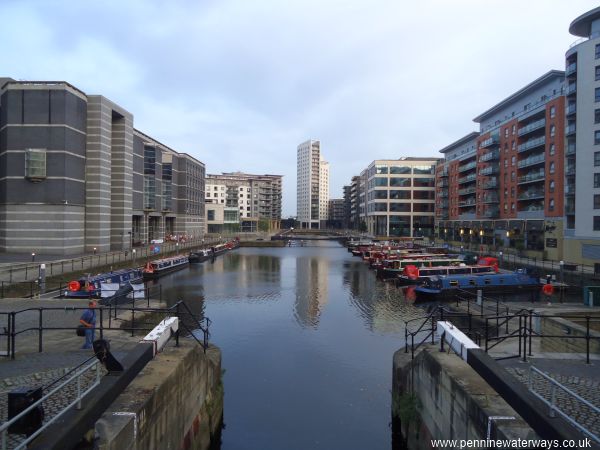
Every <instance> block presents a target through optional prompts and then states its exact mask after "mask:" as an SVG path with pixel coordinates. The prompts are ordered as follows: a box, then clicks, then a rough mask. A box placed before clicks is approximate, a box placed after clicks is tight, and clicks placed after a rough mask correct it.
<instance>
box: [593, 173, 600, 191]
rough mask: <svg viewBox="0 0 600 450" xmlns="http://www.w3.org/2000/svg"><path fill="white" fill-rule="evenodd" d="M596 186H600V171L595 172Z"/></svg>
mask: <svg viewBox="0 0 600 450" xmlns="http://www.w3.org/2000/svg"><path fill="white" fill-rule="evenodd" d="M594 187H595V188H600V173H595V174H594Z"/></svg>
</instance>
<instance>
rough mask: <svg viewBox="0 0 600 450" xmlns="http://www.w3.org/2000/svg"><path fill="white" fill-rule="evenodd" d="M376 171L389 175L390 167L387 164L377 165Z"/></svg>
mask: <svg viewBox="0 0 600 450" xmlns="http://www.w3.org/2000/svg"><path fill="white" fill-rule="evenodd" d="M375 173H377V174H385V175H387V173H388V168H387V166H375Z"/></svg>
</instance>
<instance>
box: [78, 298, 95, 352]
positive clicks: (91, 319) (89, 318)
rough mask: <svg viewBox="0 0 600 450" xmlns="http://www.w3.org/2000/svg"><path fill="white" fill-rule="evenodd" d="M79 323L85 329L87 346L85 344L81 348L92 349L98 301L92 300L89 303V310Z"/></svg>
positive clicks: (84, 313)
mask: <svg viewBox="0 0 600 450" xmlns="http://www.w3.org/2000/svg"><path fill="white" fill-rule="evenodd" d="M79 323H81V324H82V325H83V326H84V327H85V344H83V347H81V348H82V349H89V348H92V343H93V342H94V332H95V328H96V300H90V302H89V303H88V309H86V310H85V311H84V312H83V314H82V315H81V318H80V319H79Z"/></svg>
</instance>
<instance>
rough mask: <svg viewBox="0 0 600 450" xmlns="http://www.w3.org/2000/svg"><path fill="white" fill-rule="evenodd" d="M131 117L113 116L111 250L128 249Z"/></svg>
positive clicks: (131, 149)
mask: <svg viewBox="0 0 600 450" xmlns="http://www.w3.org/2000/svg"><path fill="white" fill-rule="evenodd" d="M132 171H133V116H131V114H125V115H122V116H119V117H116V114H115V113H114V112H113V119H112V135H111V182H110V187H111V192H110V219H111V223H110V225H111V233H110V248H111V250H122V249H125V248H129V247H130V246H131V238H130V235H129V232H130V231H131V209H132V192H131V191H132V186H133V179H132V176H131V173H132Z"/></svg>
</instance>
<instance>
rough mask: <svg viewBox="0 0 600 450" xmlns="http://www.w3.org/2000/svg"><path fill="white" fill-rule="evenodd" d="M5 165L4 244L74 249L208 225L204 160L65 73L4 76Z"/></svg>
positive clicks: (0, 236)
mask: <svg viewBox="0 0 600 450" xmlns="http://www.w3.org/2000/svg"><path fill="white" fill-rule="evenodd" d="M163 161H164V165H163ZM0 173H1V175H0V251H3V252H15V253H22V252H28V253H29V252H35V253H39V254H62V255H71V254H77V253H83V252H86V251H92V250H94V249H95V250H96V251H109V250H120V249H127V248H130V247H131V246H132V245H134V244H135V243H136V242H140V243H141V242H148V241H149V240H151V239H154V238H164V235H165V234H166V233H173V234H178V235H188V236H200V235H201V234H202V233H203V232H204V164H202V163H201V162H200V161H198V160H196V159H195V158H192V157H191V156H189V155H186V154H184V153H178V152H176V151H175V150H173V149H170V148H169V147H167V146H165V145H163V144H161V143H160V142H158V141H156V140H154V139H152V138H150V137H149V136H147V135H145V134H144V133H142V132H140V131H138V130H136V129H135V128H134V126H133V115H132V114H131V113H130V112H128V111H127V110H125V109H124V108H122V107H121V106H119V105H117V104H115V103H114V102H111V101H110V100H109V99H107V98H105V97H103V96H101V95H87V94H86V93H85V92H83V91H81V90H80V89H78V88H76V87H75V86H73V85H71V84H69V83H67V82H64V81H30V82H27V81H15V80H13V79H11V78H1V79H0Z"/></svg>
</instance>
